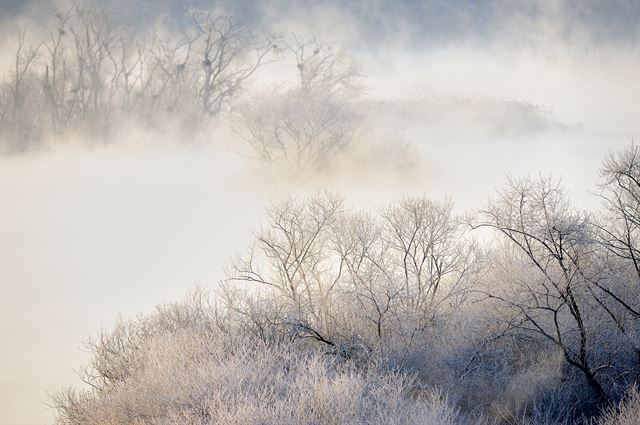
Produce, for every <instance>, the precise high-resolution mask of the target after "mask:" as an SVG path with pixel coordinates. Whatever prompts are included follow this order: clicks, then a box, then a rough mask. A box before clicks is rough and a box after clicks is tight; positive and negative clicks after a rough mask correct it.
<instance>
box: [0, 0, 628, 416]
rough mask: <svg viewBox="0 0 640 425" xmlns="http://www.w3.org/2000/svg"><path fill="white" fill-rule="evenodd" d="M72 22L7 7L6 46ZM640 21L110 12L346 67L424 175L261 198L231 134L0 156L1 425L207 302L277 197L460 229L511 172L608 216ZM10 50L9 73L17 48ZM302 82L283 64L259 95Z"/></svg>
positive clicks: (466, 14)
mask: <svg viewBox="0 0 640 425" xmlns="http://www.w3.org/2000/svg"><path fill="white" fill-rule="evenodd" d="M66 4H68V2H64V1H55V2H54V1H52V2H45V1H30V2H29V1H26V2H18V1H13V0H12V1H5V2H3V3H2V4H0V33H1V34H15V31H16V25H17V24H19V25H27V26H29V25H31V26H33V25H37V24H41V23H43V22H47V20H48V19H49V17H50V16H51V11H52V8H53V7H54V6H56V5H58V6H60V7H64V5H66ZM639 4H640V3H638V2H634V1H628V2H625V1H615V2H614V1H598V2H596V1H593V2H555V1H549V2H475V1H452V2H441V1H430V2H383V1H373V2H356V1H341V2H329V1H327V2H301V1H300V2H253V1H238V2H201V1H192V2H187V3H184V2H181V3H179V2H170V1H163V2H150V1H144V2H143V1H138V2H135V1H133V0H114V1H113V2H112V8H113V9H114V13H115V15H116V16H120V17H123V18H124V19H127V20H128V21H129V23H130V24H131V25H132V26H133V27H134V28H136V29H137V30H139V31H140V32H144V31H148V30H149V29H152V28H156V27H162V28H166V29H167V30H168V31H169V30H171V28H175V27H178V26H179V25H180V16H182V14H183V13H184V12H185V11H186V9H187V7H188V6H194V5H195V6H199V7H204V6H209V5H214V6H216V7H220V8H223V9H225V10H229V11H231V12H232V13H234V14H236V16H238V17H239V18H240V19H241V20H242V21H243V22H245V23H246V24H247V25H251V26H252V28H253V29H254V31H256V32H259V31H280V32H284V33H291V32H295V33H298V34H307V35H314V36H315V37H316V38H317V39H319V40H322V41H326V42H331V43H335V44H336V45H338V46H340V47H342V48H344V49H345V50H346V52H347V53H348V54H349V55H350V56H351V57H352V58H353V60H354V61H356V62H357V63H358V64H359V65H360V66H361V67H362V72H363V82H364V84H365V85H366V87H367V89H366V92H365V94H364V97H365V100H366V102H364V103H363V104H364V105H374V104H375V105H377V106H376V109H375V111H373V110H372V111H366V112H368V113H371V114H378V115H376V117H377V119H376V120H375V122H376V125H375V126H374V127H373V129H372V131H373V132H374V134H381V135H382V134H384V135H385V136H384V137H387V136H386V135H389V134H391V135H393V136H394V137H397V138H398V139H402V140H406V141H408V142H410V143H411V144H412V145H413V146H414V147H415V152H416V156H417V158H418V159H419V165H418V169H417V170H413V171H412V172H411V173H402V172H399V171H398V172H396V171H390V170H380V169H379V168H378V167H376V166H370V167H364V166H363V167H362V168H356V169H352V170H349V171H345V170H342V171H341V172H340V173H338V174H336V175H331V176H320V177H319V178H317V179H314V180H312V181H309V182H306V183H300V182H291V181H287V180H283V179H269V178H267V177H265V176H264V175H262V174H261V171H259V170H256V169H255V167H254V166H253V164H252V163H250V162H249V161H247V160H246V159H245V158H244V157H242V156H239V155H237V153H235V152H233V150H232V149H229V148H228V146H229V140H231V138H233V137H234V136H233V135H231V134H230V133H229V132H225V131H220V132H216V133H214V134H213V135H212V137H211V140H210V141H209V142H208V143H193V144H188V145H185V144H183V143H179V142H180V141H175V140H170V141H168V142H167V143H163V144H161V145H160V146H159V145H155V144H151V143H148V142H149V140H147V139H148V138H149V137H150V136H148V135H146V134H144V133H139V132H132V134H130V136H129V137H128V138H127V140H118V141H117V142H115V143H113V144H112V145H110V146H108V147H101V148H93V149H88V148H86V147H81V146H80V147H78V144H74V145H69V146H62V147H54V148H52V149H49V150H46V151H40V152H32V153H28V154H22V155H16V156H5V157H0V161H1V163H0V281H1V282H0V283H1V303H2V305H1V307H0V310H1V312H2V313H1V314H2V316H1V332H2V334H1V335H0V342H1V350H2V359H1V370H0V371H1V377H0V378H1V381H0V393H1V394H0V423H2V424H3V425H5V424H6V425H9V424H35V423H38V424H41V423H52V411H51V410H50V409H48V408H47V407H46V406H45V403H47V402H48V397H47V393H53V392H55V391H57V390H58V389H61V388H63V387H66V386H69V385H79V382H78V379H77V378H76V377H75V374H74V371H73V370H74V369H76V370H77V369H79V368H80V366H81V365H82V364H83V363H85V362H86V361H87V354H86V353H85V352H83V351H82V350H81V347H82V345H81V342H82V341H83V340H85V339H87V338H88V337H89V336H91V335H95V333H96V332H97V331H98V330H99V329H101V328H103V327H105V328H108V327H109V326H111V325H112V324H113V323H114V322H115V320H116V319H117V317H118V315H119V314H122V315H123V316H124V317H134V316H135V315H137V314H141V313H144V312H148V311H150V310H151V309H152V308H153V306H154V305H156V304H158V303H162V302H170V301H174V300H178V299H180V298H182V297H183V296H184V295H186V293H187V292H188V291H189V290H190V289H191V288H193V287H194V285H196V284H198V285H203V286H204V285H208V286H209V287H215V285H216V284H217V282H218V281H219V280H220V279H221V278H222V276H223V273H222V267H223V266H224V264H225V263H226V262H227V260H228V258H229V257H230V256H232V255H234V254H236V253H237V252H240V251H242V250H243V249H245V247H246V246H247V245H248V242H249V240H250V238H251V235H252V231H253V230H255V229H257V228H258V227H259V226H260V223H261V218H262V210H263V208H264V206H265V205H266V204H268V203H269V202H270V201H271V200H273V199H274V198H275V199H277V198H279V197H285V196H288V195H289V194H291V193H309V192H311V191H313V190H315V189H316V188H325V187H326V188H329V189H331V190H336V191H339V192H341V193H343V194H344V195H346V198H347V204H348V205H353V206H354V207H359V208H375V207H376V206H377V205H379V204H381V203H383V202H384V201H385V200H389V199H392V198H394V197H397V196H400V195H402V194H404V193H424V194H427V195H428V196H431V197H435V198H442V197H444V196H448V197H450V198H452V199H453V200H454V202H455V204H456V205H457V206H458V210H459V211H461V212H462V211H467V210H472V209H474V208H480V207H482V205H483V203H484V202H485V201H486V200H487V198H488V197H489V196H491V195H492V194H493V193H494V191H495V190H496V189H498V188H499V187H500V185H501V183H502V182H503V181H504V178H505V175H506V174H508V173H509V174H512V175H515V176H522V175H527V174H531V175H536V174H538V173H545V174H552V175H554V176H557V177H559V178H562V179H563V181H564V184H565V187H566V188H567V190H568V191H569V192H570V194H571V197H572V198H573V200H574V201H575V203H576V205H578V206H579V207H581V208H597V203H596V202H595V201H594V198H593V197H592V196H591V195H590V194H589V192H590V191H594V190H595V184H596V183H597V181H598V167H599V166H600V163H601V161H602V159H603V158H604V156H605V155H607V153H608V152H609V151H610V150H613V149H619V148H621V147H622V146H624V145H626V144H628V143H630V142H631V140H632V138H633V139H635V140H636V141H637V140H638V137H639V135H640V26H639V22H640V13H639V12H640V7H639ZM38 31H40V30H36V29H34V31H33V32H34V33H35V34H38ZM35 34H34V36H35ZM3 40H4V41H1V42H0V54H1V58H0V65H2V69H3V70H4V72H5V73H6V69H7V64H10V63H11V54H12V49H13V47H11V44H10V41H11V40H15V39H11V38H6V37H4V38H3ZM292 72H293V71H292V67H291V64H290V63H286V62H285V63H277V64H273V65H271V66H269V67H266V68H265V69H264V70H262V71H261V74H259V75H257V76H256V79H255V81H253V83H252V88H253V89H260V88H261V87H265V86H266V85H267V84H271V83H273V82H274V81H275V82H277V81H278V80H283V79H286V78H288V76H289V75H292V74H291V73H292ZM381 137H383V136H381ZM80 145H81V143H80ZM372 149H373V148H372Z"/></svg>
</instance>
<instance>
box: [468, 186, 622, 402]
mask: <svg viewBox="0 0 640 425" xmlns="http://www.w3.org/2000/svg"><path fill="white" fill-rule="evenodd" d="M473 227H475V228H478V227H490V228H493V229H496V230H497V231H499V232H500V233H501V234H502V235H503V236H504V237H506V239H507V240H508V241H510V243H511V244H512V246H513V247H514V249H515V253H517V254H520V255H522V256H523V257H521V258H522V259H523V264H524V265H525V267H528V270H529V271H528V272H527V275H526V276H525V277H522V276H521V277H518V276H515V275H514V276H513V277H512V281H511V282H510V285H511V286H510V287H509V288H507V289H506V290H503V291H501V290H499V289H497V288H493V289H492V288H489V290H488V292H487V293H486V294H487V296H488V297H490V298H493V299H496V300H499V301H501V302H503V303H504V304H505V306H506V307H508V308H510V309H511V311H513V313H514V314H513V315H512V316H511V317H510V318H509V319H508V320H509V325H510V326H511V328H512V330H514V331H516V332H523V333H529V334H531V335H540V336H542V337H543V338H544V339H546V340H548V341H551V342H552V343H553V344H555V345H556V346H557V347H559V348H560V349H561V350H562V353H563V355H564V358H565V359H566V361H567V363H568V364H570V365H571V366H573V367H575V368H576V369H577V370H579V371H580V372H581V373H582V375H583V376H584V378H585V379H586V382H587V384H588V385H589V387H590V388H591V389H592V391H593V393H594V395H595V396H596V398H597V399H598V400H599V401H600V402H605V401H606V400H607V399H608V395H607V391H606V390H605V389H604V387H603V384H602V374H603V373H604V372H606V371H607V370H609V369H611V368H612V367H613V365H612V364H611V363H610V361H609V360H610V358H611V357H610V356H606V355H604V353H607V352H610V350H609V349H608V348H610V347H607V346H604V345H602V344H605V342H604V341H601V340H599V338H598V337H599V334H600V332H602V330H603V328H597V327H595V325H596V323H594V322H597V321H598V320H600V319H599V318H600V316H599V315H598V305H597V300H596V299H595V298H594V295H593V292H592V291H591V288H590V284H591V282H594V281H597V280H598V279H599V278H598V272H599V270H600V268H599V266H598V264H597V255H595V254H596V253H597V250H596V246H595V243H594V240H593V238H592V235H590V233H589V222H588V217H586V216H584V215H581V214H579V213H576V212H574V211H573V210H572V209H571V207H570V205H569V203H568V201H567V199H566V196H565V195H564V194H563V192H562V191H561V189H560V187H559V185H558V184H557V183H554V182H553V181H552V180H550V179H540V180H539V181H535V182H534V181H531V180H529V179H524V180H521V181H514V180H509V183H508V186H507V189H506V190H505V191H504V192H502V193H501V194H500V197H499V198H498V199H497V200H495V201H493V202H492V203H491V204H490V206H489V208H488V209H487V210H484V211H482V213H481V218H480V220H479V221H478V222H477V223H474V224H473ZM594 319H596V320H594ZM611 348H613V347H611Z"/></svg>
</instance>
